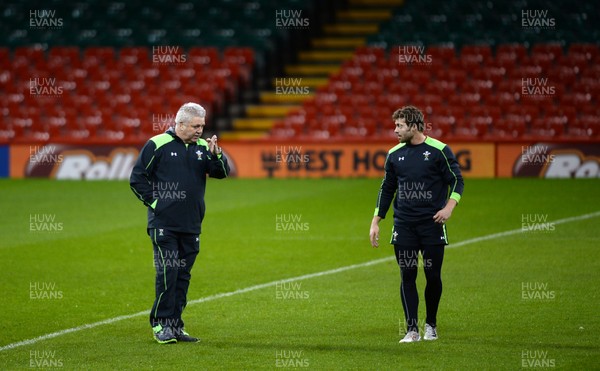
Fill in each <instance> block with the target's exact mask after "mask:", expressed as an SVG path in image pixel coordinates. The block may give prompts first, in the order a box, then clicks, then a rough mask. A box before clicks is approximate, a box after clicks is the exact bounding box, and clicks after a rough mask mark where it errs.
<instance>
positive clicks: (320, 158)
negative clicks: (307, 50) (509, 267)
mask: <svg viewBox="0 0 600 371" xmlns="http://www.w3.org/2000/svg"><path fill="white" fill-rule="evenodd" d="M394 145H395V143H389V144H385V143H384V144H382V143H375V144H373V143H271V142H230V143H222V146H223V149H224V151H225V154H226V156H227V158H228V159H229V160H230V165H231V167H232V174H231V175H232V176H238V177H243V178H269V177H275V178H285V177H300V178H323V177H340V178H352V177H381V176H383V168H384V165H385V159H386V156H387V152H388V150H389V149H390V148H392V147H393V146H394ZM140 148H141V145H138V146H107V145H73V144H48V145H44V146H41V145H37V146H33V145H32V146H27V145H14V146H11V148H10V176H11V177H12V178H24V177H26V178H28V177H48V178H53V179H82V180H94V179H128V178H129V174H130V172H131V168H132V167H133V165H134V163H135V160H136V158H137V155H138V153H139V149H140ZM450 148H451V149H452V150H453V152H454V154H455V155H456V157H457V160H458V162H459V163H460V165H461V168H462V171H463V175H464V176H465V177H493V176H494V171H495V168H494V164H495V148H494V145H493V144H492V143H453V144H451V145H450Z"/></svg>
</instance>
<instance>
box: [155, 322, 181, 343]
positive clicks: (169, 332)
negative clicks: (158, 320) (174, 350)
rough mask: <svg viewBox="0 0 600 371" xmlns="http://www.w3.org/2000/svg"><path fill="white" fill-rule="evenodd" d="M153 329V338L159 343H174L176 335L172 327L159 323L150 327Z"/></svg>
mask: <svg viewBox="0 0 600 371" xmlns="http://www.w3.org/2000/svg"><path fill="white" fill-rule="evenodd" d="M152 330H154V339H155V340H156V341H157V342H158V343H159V344H175V343H176V342H177V337H176V336H175V334H174V333H173V328H172V327H162V326H161V325H158V326H155V327H153V328H152Z"/></svg>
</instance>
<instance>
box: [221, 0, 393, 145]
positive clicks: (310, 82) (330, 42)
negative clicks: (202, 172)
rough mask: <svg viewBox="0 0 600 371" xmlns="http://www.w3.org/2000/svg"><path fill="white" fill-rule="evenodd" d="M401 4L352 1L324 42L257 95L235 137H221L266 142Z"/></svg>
mask: <svg viewBox="0 0 600 371" xmlns="http://www.w3.org/2000/svg"><path fill="white" fill-rule="evenodd" d="M403 3H404V0H350V1H349V5H348V8H347V9H343V10H338V11H336V14H335V20H336V21H335V22H333V23H330V24H325V25H324V26H323V28H322V30H320V31H321V32H320V33H319V34H321V36H319V37H315V38H312V39H311V40H310V48H309V49H308V50H304V51H299V52H298V54H297V58H296V60H297V61H298V63H295V64H287V65H285V67H284V76H281V77H274V78H273V80H272V81H271V89H269V90H263V91H261V92H260V93H259V99H258V103H257V104H247V105H246V106H245V117H241V118H236V119H234V120H233V123H232V127H233V131H229V132H222V133H221V137H222V138H225V139H256V138H262V137H265V136H267V135H268V132H269V130H270V129H271V128H272V127H273V125H274V124H275V122H277V121H278V120H281V119H283V118H284V117H285V116H286V115H287V114H288V113H289V112H290V111H293V110H294V109H297V108H299V107H301V105H302V103H303V102H304V101H305V100H306V99H308V98H312V97H313V96H314V94H315V91H316V90H317V89H318V88H319V87H323V86H325V85H327V82H328V79H329V77H330V76H332V75H334V74H336V73H338V72H339V71H340V69H341V66H342V63H343V62H344V61H346V60H349V59H351V58H352V56H353V54H354V51H355V50H356V48H358V47H360V46H363V45H365V44H366V41H367V38H368V37H369V36H370V35H373V34H376V33H377V32H379V28H380V23H382V22H385V21H387V20H389V19H390V18H391V17H392V15H393V10H394V8H396V7H399V6H402V5H403ZM309 22H310V20H309ZM309 27H310V26H309Z"/></svg>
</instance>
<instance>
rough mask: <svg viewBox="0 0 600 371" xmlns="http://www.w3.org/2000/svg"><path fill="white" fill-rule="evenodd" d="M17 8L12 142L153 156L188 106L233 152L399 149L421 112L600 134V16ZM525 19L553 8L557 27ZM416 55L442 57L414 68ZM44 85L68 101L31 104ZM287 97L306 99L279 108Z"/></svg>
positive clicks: (1, 78)
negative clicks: (396, 134)
mask: <svg viewBox="0 0 600 371" xmlns="http://www.w3.org/2000/svg"><path fill="white" fill-rule="evenodd" d="M3 8H4V10H3V13H2V22H1V26H0V27H1V28H0V33H1V34H2V40H4V43H3V44H4V45H3V46H2V47H1V48H0V55H1V61H2V62H1V63H2V73H1V74H0V89H1V90H2V95H3V96H4V97H3V99H2V100H1V102H0V109H1V110H2V123H1V127H0V142H3V143H9V142H10V143H15V142H16V143H30V142H41V143H44V142H48V141H53V142H57V141H58V142H65V143H73V142H78V141H82V140H85V141H88V142H98V143H107V142H108V143H114V142H123V143H128V142H132V143H138V142H143V141H144V140H145V139H147V138H148V137H149V136H150V135H153V134H156V133H157V125H156V122H157V121H160V118H161V115H163V116H165V115H168V114H169V113H173V112H175V110H176V109H177V108H178V107H179V105H180V104H181V102H184V101H199V102H200V103H202V104H204V105H205V106H206V107H207V109H208V112H209V115H208V131H210V132H217V133H219V134H220V135H221V136H222V137H223V138H225V139H233V140H235V139H267V140H268V139H269V138H296V139H297V138H304V139H307V140H320V139H322V140H347V139H349V138H364V137H371V138H375V139H377V138H382V139H387V137H389V136H392V135H393V133H392V132H391V131H390V130H388V125H389V122H390V113H391V112H392V111H393V110H394V109H396V108H398V107H400V106H402V105H406V104H414V105H416V106H418V107H421V108H422V109H423V110H424V111H425V113H426V121H428V122H431V123H432V125H431V128H430V130H431V135H432V136H440V137H444V138H446V139H448V140H452V139H460V140H477V141H481V140H486V141H499V140H500V141H502V140H513V139H516V138H520V139H523V138H530V139H538V140H550V139H557V138H558V139H576V140H578V141H580V140H590V139H594V138H598V136H599V135H600V111H599V109H598V102H597V99H598V96H599V95H600V94H599V93H600V64H599V63H598V62H599V61H600V59H599V58H600V53H599V47H598V41H599V40H600V31H599V30H598V27H597V25H598V24H599V21H600V20H599V19H598V18H599V16H598V12H597V9H596V7H595V5H594V4H593V2H582V1H565V0H561V1H553V2H551V3H548V2H543V1H514V2H509V3H497V2H471V1H467V0H460V1H453V2H438V1H433V0H429V1H405V2H403V1H401V0H400V1H394V0H390V1H375V2H369V1H343V0H328V1H297V0H284V1H275V0H267V1H258V0H257V1H218V2H215V1H182V2H176V3H174V4H173V3H169V2H162V1H158V0H152V1H139V0H136V1H106V2H105V1H93V0H84V1H78V2H63V1H44V2H41V1H40V2H32V1H14V0H13V1H8V2H6V3H5V4H4V5H3ZM32 9H36V10H32ZM43 9H52V10H53V11H54V13H48V14H43ZM290 9H292V10H293V11H295V12H297V13H293V12H292V11H291V10H290ZM523 9H544V11H545V12H546V13H545V14H546V18H548V17H550V16H549V14H551V15H552V22H550V23H548V22H546V23H544V13H543V12H542V13H540V14H535V11H533V10H531V11H528V12H529V13H527V14H523ZM36 11H37V13H36ZM31 12H33V13H31ZM277 12H280V13H277ZM281 12H283V13H281ZM285 12H291V13H287V14H286V13H285ZM45 19H46V21H44V20H45ZM289 19H291V20H292V21H295V22H291V23H290V22H287V23H286V20H289ZM303 19H307V21H306V24H302V22H301V21H302V20H303ZM51 21H54V23H52V22H51ZM56 21H59V23H60V24H59V23H57V22H56ZM298 21H300V22H298ZM36 22H37V23H36ZM44 22H46V23H44ZM309 22H310V23H309ZM527 22H529V24H531V25H532V26H528V23H527ZM536 22H537V23H536ZM37 25H40V26H37ZM406 45H409V49H410V50H408V51H407V49H402V48H406V47H405V46H406ZM161 48H162V49H161ZM169 48H170V49H169ZM402 50H404V51H405V52H407V53H409V54H410V53H413V52H414V53H418V55H420V56H421V57H427V58H425V59H422V60H421V61H420V62H423V63H419V62H418V61H417V62H416V63H410V61H409V62H408V63H402V60H401V58H402V55H401V54H402ZM399 58H400V61H399ZM538 77H542V79H539V80H537V81H536V80H535V78H538ZM44 78H46V79H49V80H47V81H46V84H50V85H52V86H53V87H54V88H55V90H56V91H54V93H56V94H52V92H50V93H49V92H48V90H39V89H38V92H42V91H44V92H46V94H34V93H32V92H31V91H32V89H33V90H34V91H35V89H36V88H35V86H36V84H37V85H40V84H41V85H43V84H44V80H43V79H44ZM544 78H545V80H544ZM40 79H41V80H40ZM528 79H529V80H528ZM536 83H537V85H538V86H537V87H536V86H535V84H536ZM294 84H296V86H295V87H302V88H303V89H301V90H297V89H296V90H293V89H289V88H290V87H294ZM530 85H531V87H530V88H528V86H530ZM282 87H287V90H286V89H283V91H284V92H285V91H293V92H296V93H299V94H278V93H280V92H281V91H282V90H281V89H278V88H282ZM540 87H541V88H542V90H540ZM528 89H529V90H528ZM536 89H537V90H536ZM534 91H537V92H538V94H527V93H528V92H534ZM544 91H545V92H546V93H551V94H544ZM540 92H541V93H540ZM153 123H154V124H153ZM163 126H164V125H163ZM161 129H162V128H161Z"/></svg>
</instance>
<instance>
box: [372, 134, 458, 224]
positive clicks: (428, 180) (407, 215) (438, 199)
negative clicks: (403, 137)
mask: <svg viewBox="0 0 600 371" xmlns="http://www.w3.org/2000/svg"><path fill="white" fill-rule="evenodd" d="M463 189H464V182H463V178H462V175H461V172H460V167H459V165H458V162H457V161H456V157H455V156H454V154H453V153H452V151H451V150H450V148H448V146H447V145H446V144H444V143H442V142H440V141H439V140H437V139H433V138H430V137H426V139H425V141H424V142H423V143H421V144H417V145H412V144H410V143H400V144H398V145H397V146H395V147H394V148H392V149H390V151H389V152H388V156H387V158H386V161H385V177H384V178H383V181H382V182H381V188H380V190H379V195H378V197H377V206H376V208H375V215H378V216H380V217H381V218H385V215H386V214H387V211H388V209H389V208H390V205H391V203H392V200H394V222H395V223H398V222H418V221H422V220H426V219H431V218H432V217H433V216H434V215H435V214H436V213H437V212H438V211H439V210H441V209H443V208H444V206H446V202H447V201H448V198H452V199H454V200H456V202H459V201H460V198H461V196H462V193H463ZM394 197H395V198H394Z"/></svg>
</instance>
